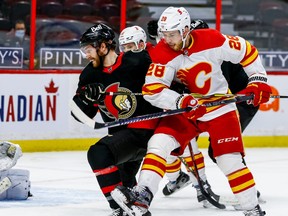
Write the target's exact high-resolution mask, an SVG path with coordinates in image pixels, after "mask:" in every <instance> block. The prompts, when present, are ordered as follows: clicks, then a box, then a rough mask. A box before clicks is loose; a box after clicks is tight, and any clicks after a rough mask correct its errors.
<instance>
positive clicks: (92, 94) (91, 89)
mask: <svg viewBox="0 0 288 216" xmlns="http://www.w3.org/2000/svg"><path fill="white" fill-rule="evenodd" d="M104 90H105V87H104V86H103V85H102V84H101V83H91V84H88V85H85V86H82V87H81V88H79V89H78V90H77V94H79V97H80V98H81V99H82V100H83V101H85V102H87V103H88V104H91V103H92V104H99V103H100V102H102V101H103V100H104V99H105V91H104Z"/></svg>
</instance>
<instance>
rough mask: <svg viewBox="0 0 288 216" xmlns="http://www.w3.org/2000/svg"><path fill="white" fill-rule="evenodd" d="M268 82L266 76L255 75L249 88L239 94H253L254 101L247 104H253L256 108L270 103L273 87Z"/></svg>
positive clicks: (251, 78) (250, 79)
mask: <svg viewBox="0 0 288 216" xmlns="http://www.w3.org/2000/svg"><path fill="white" fill-rule="evenodd" d="M266 82H267V77H266V76H263V75H259V74H254V75H252V76H250V77H249V79H248V85H247V87H246V88H245V89H243V90H242V91H240V92H239V94H245V95H251V94H253V95H254V99H253V100H249V101H247V103H248V104H253V105H254V106H255V107H256V106H259V105H260V104H262V103H266V102H268V101H269V99H270V95H271V93H272V90H271V87H270V86H269V85H268V84H267V83H266Z"/></svg>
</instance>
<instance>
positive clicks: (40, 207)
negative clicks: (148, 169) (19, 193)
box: [0, 148, 288, 216]
mask: <svg viewBox="0 0 288 216" xmlns="http://www.w3.org/2000/svg"><path fill="white" fill-rule="evenodd" d="M202 152H203V154H204V156H205V162H206V172H207V176H208V180H209V182H210V184H211V185H212V188H213V190H214V192H216V193H218V194H220V195H225V196H232V193H231V192H230V189H229V187H228V183H227V181H226V178H225V177H224V176H223V174H222V173H221V172H220V170H219V169H218V168H217V167H216V165H215V164H213V163H212V162H211V160H210V159H209V158H208V156H207V150H206V149H202ZM246 162H247V164H248V167H249V169H250V170H251V171H252V173H253V175H254V178H255V181H256V184H257V188H258V190H259V191H260V192H261V193H262V197H263V198H264V199H265V200H266V201H267V202H266V203H265V204H262V205H261V206H262V208H263V209H264V210H265V211H266V212H267V216H287V215H288V148H262V149H256V148H255V149H247V150H246ZM15 168H18V169H28V170H30V179H31V192H32V194H33V195H34V196H33V197H31V198H29V199H28V200H26V201H0V215H1V216H2V215H8V216H79V215H81V216H102V215H103V216H106V215H109V214H110V213H111V210H110V209H109V206H108V204H107V202H106V200H105V198H104V196H103V195H102V193H101V191H100V189H99V186H98V184H97V182H96V179H95V176H94V175H93V173H92V172H91V171H90V167H89V165H88V162H87V160H86V152H84V151H79V152H49V153H24V155H23V157H22V158H20V159H19V161H18V163H17V165H16V166H15ZM166 182H167V179H166V177H164V180H163V181H162V182H161V184H160V188H161V190H162V188H163V185H164V184H165V183H166ZM161 190H159V191H158V193H157V194H156V196H155V198H154V200H153V202H152V205H151V208H150V211H151V212H152V215H153V216H164V215H165V216H168V215H175V216H176V215H177V216H178V215H183V216H184V215H185V216H188V215H191V216H196V215H197V216H211V215H213V216H229V215H231V216H232V215H235V216H237V215H239V216H240V215H243V213H242V212H239V211H234V210H233V209H232V208H231V207H227V209H225V210H220V209H216V208H214V207H212V208H208V209H207V208H206V209H205V208H203V207H202V206H201V205H200V204H199V203H198V202H197V200H196V192H195V189H193V188H192V187H191V186H188V187H187V188H185V189H183V190H182V191H179V192H178V193H176V194H174V195H172V196H171V197H164V196H163V195H162V193H161Z"/></svg>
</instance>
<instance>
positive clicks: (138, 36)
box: [119, 26, 147, 52]
mask: <svg viewBox="0 0 288 216" xmlns="http://www.w3.org/2000/svg"><path fill="white" fill-rule="evenodd" d="M146 41H147V36H146V33H145V31H144V30H143V29H142V28H141V27H140V26H132V27H127V28H125V29H124V30H123V31H122V32H121V33H120V36H119V45H120V51H121V52H124V51H125V49H124V45H125V44H128V43H134V44H135V46H136V48H137V50H140V49H141V50H142V49H145V47H146ZM141 42H143V43H144V46H143V47H140V46H139V44H140V43H141Z"/></svg>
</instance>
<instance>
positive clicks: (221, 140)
mask: <svg viewBox="0 0 288 216" xmlns="http://www.w3.org/2000/svg"><path fill="white" fill-rule="evenodd" d="M238 139H239V137H229V138H224V139H219V140H218V144H219V143H227V142H233V141H238Z"/></svg>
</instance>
